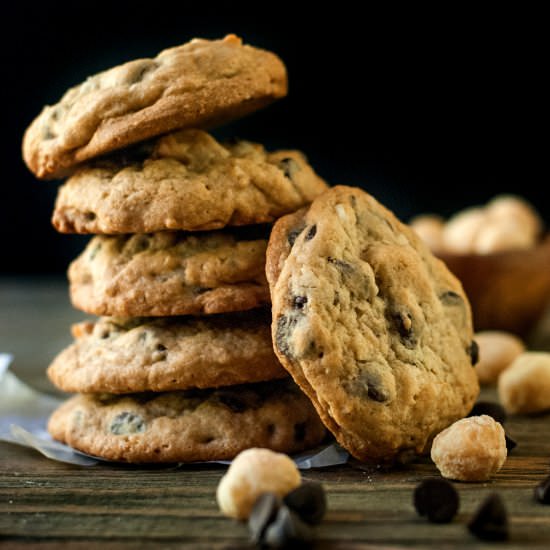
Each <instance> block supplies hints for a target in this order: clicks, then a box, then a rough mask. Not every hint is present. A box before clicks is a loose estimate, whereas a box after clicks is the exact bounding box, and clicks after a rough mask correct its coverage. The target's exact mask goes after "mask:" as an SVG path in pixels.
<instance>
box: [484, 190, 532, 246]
mask: <svg viewBox="0 0 550 550" xmlns="http://www.w3.org/2000/svg"><path fill="white" fill-rule="evenodd" d="M486 208H487V213H488V215H489V219H491V220H503V221H505V222H507V223H510V222H511V223H513V224H514V225H516V226H517V227H521V228H522V229H523V230H524V231H525V232H526V233H528V234H529V235H530V236H531V237H532V239H533V240H536V238H537V237H538V236H539V235H540V233H541V232H542V227H543V223H542V220H541V219H540V216H539V215H538V213H537V211H536V210H535V209H534V208H533V206H531V205H530V204H529V203H528V202H527V201H526V200H524V199H522V198H521V197H516V196H514V195H499V196H498V197H495V198H494V199H493V200H492V201H491V202H489V204H487V207H486Z"/></svg>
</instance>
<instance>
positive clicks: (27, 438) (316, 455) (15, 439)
mask: <svg viewBox="0 0 550 550" xmlns="http://www.w3.org/2000/svg"><path fill="white" fill-rule="evenodd" d="M12 360H13V357H12V356H11V355H9V354H6V353H0V396H2V399H1V400H0V441H7V442H9V443H16V444H18V445H23V446H25V447H31V448H33V449H36V450H37V451H39V452H40V453H42V454H43V455H44V456H45V457H47V458H50V459H52V460H57V461H59V462H67V463H69V464H77V465H79V466H93V465H94V464H97V463H98V462H99V461H100V460H101V461H103V462H110V461H105V460H103V459H98V458H95V457H92V456H89V455H86V454H84V453H80V452H78V451H75V450H74V449H72V448H71V447H69V446H67V445H63V444H62V443H59V442H57V441H54V440H53V439H52V438H51V436H50V434H49V433H48V432H47V430H46V424H47V422H48V417H49V416H50V415H51V414H52V412H53V411H54V410H55V409H57V407H59V405H60V404H61V403H62V401H60V400H59V399H56V398H54V397H51V396H49V395H45V394H42V393H40V392H37V391H36V390H34V389H32V388H30V387H29V386H27V385H26V384H24V383H23V382H21V380H19V378H17V376H15V374H13V373H12V372H10V371H9V370H8V367H9V366H10V364H11V362H12ZM347 460H348V453H347V452H346V451H344V450H343V449H342V448H340V447H339V446H338V445H336V444H331V445H325V446H322V447H318V448H316V449H313V450H311V451H306V452H304V453H301V454H299V455H297V456H295V457H294V461H295V462H296V465H297V466H298V468H300V469H301V470H307V469H309V468H323V467H327V466H335V465H337V464H344V463H345V462H347ZM216 462H218V461H216ZM219 463H220V464H230V461H219Z"/></svg>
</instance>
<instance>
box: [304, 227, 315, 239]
mask: <svg viewBox="0 0 550 550" xmlns="http://www.w3.org/2000/svg"><path fill="white" fill-rule="evenodd" d="M316 234H317V226H316V225H312V226H311V227H310V228H309V229H308V232H307V233H306V237H305V240H306V241H311V239H313V237H315V235H316Z"/></svg>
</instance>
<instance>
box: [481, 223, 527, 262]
mask: <svg viewBox="0 0 550 550" xmlns="http://www.w3.org/2000/svg"><path fill="white" fill-rule="evenodd" d="M535 243H536V238H535V236H534V235H533V234H531V233H530V232H529V231H528V229H527V227H526V226H524V225H517V224H514V223H511V222H510V221H505V220H502V221H498V222H495V221H492V220H489V221H488V222H487V223H486V224H484V225H483V226H482V227H480V229H479V231H478V233H477V235H476V238H475V240H474V243H473V252H475V253H476V254H494V253H495V252H503V251H505V250H522V249H526V248H531V247H533V246H535Z"/></svg>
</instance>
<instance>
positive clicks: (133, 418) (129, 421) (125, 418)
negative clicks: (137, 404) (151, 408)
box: [109, 412, 145, 435]
mask: <svg viewBox="0 0 550 550" xmlns="http://www.w3.org/2000/svg"><path fill="white" fill-rule="evenodd" d="M109 429H110V431H111V433H113V434H115V435H128V434H137V433H143V432H144V431H145V422H144V421H143V419H142V418H141V416H139V414H135V413H132V412H123V413H120V414H117V415H116V416H115V418H114V419H113V421H112V422H111V426H110V427H109Z"/></svg>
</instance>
